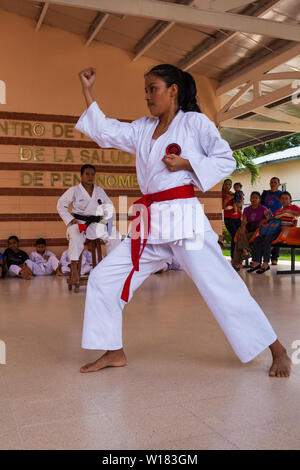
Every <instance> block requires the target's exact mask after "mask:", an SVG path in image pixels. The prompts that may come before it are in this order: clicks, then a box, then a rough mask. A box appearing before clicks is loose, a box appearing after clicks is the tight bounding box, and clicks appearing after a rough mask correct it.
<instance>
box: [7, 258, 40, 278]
mask: <svg viewBox="0 0 300 470" xmlns="http://www.w3.org/2000/svg"><path fill="white" fill-rule="evenodd" d="M24 264H26V265H27V266H28V267H29V269H30V271H31V272H32V274H34V271H35V269H36V266H35V263H34V262H33V261H31V259H27V260H26V261H25V262H24ZM21 269H22V268H20V266H18V265H17V264H11V265H10V267H9V268H8V271H7V275H8V276H9V277H23V276H22V274H20V271H21Z"/></svg>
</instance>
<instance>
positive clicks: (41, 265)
mask: <svg viewBox="0 0 300 470" xmlns="http://www.w3.org/2000/svg"><path fill="white" fill-rule="evenodd" d="M35 245H36V250H35V251H33V252H32V253H30V255H29V258H30V259H31V261H33V263H35V265H34V271H33V274H35V275H36V276H47V275H49V274H54V273H55V274H59V270H58V265H59V261H58V259H57V258H56V256H55V254H54V253H52V251H49V250H47V247H46V240H45V239H44V238H39V239H38V240H37V241H36V242H35Z"/></svg>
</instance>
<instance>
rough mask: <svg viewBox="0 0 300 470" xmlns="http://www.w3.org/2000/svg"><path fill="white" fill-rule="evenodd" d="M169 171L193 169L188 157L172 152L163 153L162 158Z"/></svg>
mask: <svg viewBox="0 0 300 470" xmlns="http://www.w3.org/2000/svg"><path fill="white" fill-rule="evenodd" d="M162 161H163V162H164V164H165V165H166V167H167V168H168V170H169V171H172V172H173V171H179V170H189V171H193V168H192V167H191V164H190V162H189V160H188V159H186V158H182V157H179V156H178V155H175V154H174V153H172V154H170V155H165V156H164V158H163V159H162Z"/></svg>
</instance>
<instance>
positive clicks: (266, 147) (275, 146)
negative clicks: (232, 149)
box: [243, 134, 300, 158]
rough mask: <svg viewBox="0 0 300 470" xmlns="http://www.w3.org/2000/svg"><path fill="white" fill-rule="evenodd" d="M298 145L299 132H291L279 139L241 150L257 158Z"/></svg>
mask: <svg viewBox="0 0 300 470" xmlns="http://www.w3.org/2000/svg"><path fill="white" fill-rule="evenodd" d="M299 146H300V134H293V135H288V136H287V137H282V138H281V139H277V140H272V141H271V142H266V143H264V144H259V145H256V146H255V147H249V148H247V149H243V152H244V153H245V154H246V155H247V156H249V157H252V158H257V157H262V156H264V155H269V154H270V153H274V152H282V150H286V149H289V148H292V147H299Z"/></svg>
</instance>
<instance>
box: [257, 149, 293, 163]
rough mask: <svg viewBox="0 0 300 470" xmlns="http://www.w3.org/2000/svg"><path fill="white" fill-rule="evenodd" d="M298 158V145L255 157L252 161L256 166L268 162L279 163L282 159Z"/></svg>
mask: <svg viewBox="0 0 300 470" xmlns="http://www.w3.org/2000/svg"><path fill="white" fill-rule="evenodd" d="M298 158H300V146H299V147H292V148H290V149H286V150H282V151H280V152H274V153H271V154H269V155H263V156H262V157H257V158H255V159H254V162H255V163H256V164H257V165H258V166H262V165H266V164H269V163H279V162H281V161H284V160H294V159H298Z"/></svg>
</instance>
